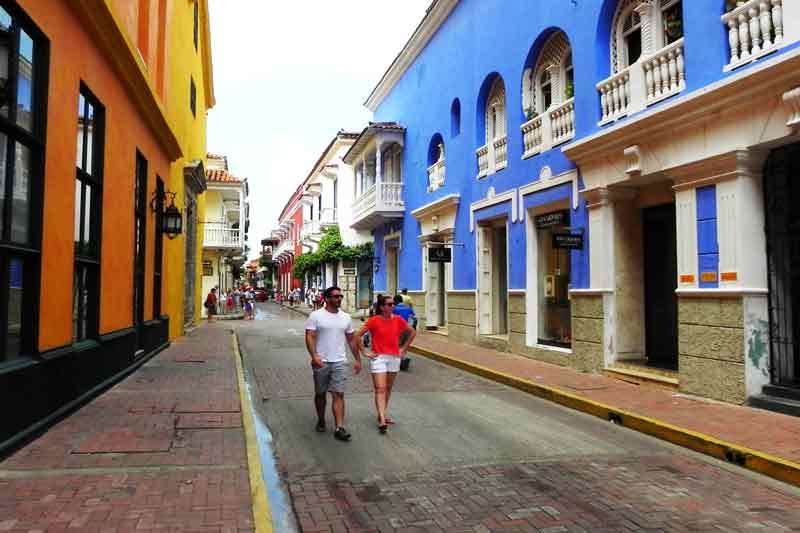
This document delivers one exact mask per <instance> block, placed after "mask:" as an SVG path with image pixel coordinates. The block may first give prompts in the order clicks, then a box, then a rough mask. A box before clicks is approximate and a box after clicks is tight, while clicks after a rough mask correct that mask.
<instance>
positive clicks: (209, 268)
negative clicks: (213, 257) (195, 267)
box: [203, 261, 214, 276]
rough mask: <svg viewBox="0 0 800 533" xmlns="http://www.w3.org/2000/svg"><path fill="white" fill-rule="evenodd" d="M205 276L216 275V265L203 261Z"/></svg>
mask: <svg viewBox="0 0 800 533" xmlns="http://www.w3.org/2000/svg"><path fill="white" fill-rule="evenodd" d="M203 275H204V276H213V275H214V265H212V264H211V261H203Z"/></svg>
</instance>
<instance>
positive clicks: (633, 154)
mask: <svg viewBox="0 0 800 533" xmlns="http://www.w3.org/2000/svg"><path fill="white" fill-rule="evenodd" d="M622 153H623V155H624V156H625V167H626V168H625V174H627V175H628V177H629V178H632V177H634V176H638V175H640V174H641V173H642V150H641V148H639V145H638V144H634V145H632V146H628V147H627V148H625V150H623V152H622Z"/></svg>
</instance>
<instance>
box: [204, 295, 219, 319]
mask: <svg viewBox="0 0 800 533" xmlns="http://www.w3.org/2000/svg"><path fill="white" fill-rule="evenodd" d="M203 306H204V307H205V308H206V313H207V314H208V321H209V322H213V320H214V316H215V315H216V314H217V288H216V287H211V290H210V291H208V295H207V296H206V301H205V302H203Z"/></svg>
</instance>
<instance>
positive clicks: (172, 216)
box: [150, 190, 183, 239]
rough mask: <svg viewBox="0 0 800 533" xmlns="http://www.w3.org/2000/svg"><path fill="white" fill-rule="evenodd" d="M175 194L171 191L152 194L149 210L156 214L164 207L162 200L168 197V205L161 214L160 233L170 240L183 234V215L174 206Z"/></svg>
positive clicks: (157, 191)
mask: <svg viewBox="0 0 800 533" xmlns="http://www.w3.org/2000/svg"><path fill="white" fill-rule="evenodd" d="M175 196H176V193H174V192H172V191H166V192H165V191H163V190H162V191H159V190H156V191H155V192H154V193H153V199H152V200H151V201H150V209H151V210H152V211H153V212H154V213H156V214H158V212H159V211H160V210H161V209H162V206H163V205H164V200H165V199H166V198H167V197H169V205H168V206H167V208H166V209H164V211H163V212H162V213H161V231H162V233H164V234H166V236H167V237H168V238H170V239H174V238H175V237H177V236H178V235H180V234H181V233H182V232H183V215H182V214H181V210H180V209H178V207H177V206H176V205H175Z"/></svg>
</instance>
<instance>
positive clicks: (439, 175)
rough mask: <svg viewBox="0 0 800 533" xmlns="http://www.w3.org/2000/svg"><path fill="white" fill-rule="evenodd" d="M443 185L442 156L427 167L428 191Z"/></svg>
mask: <svg viewBox="0 0 800 533" xmlns="http://www.w3.org/2000/svg"><path fill="white" fill-rule="evenodd" d="M442 185H444V158H442V159H440V160H439V161H437V162H436V163H434V164H432V165H431V166H429V167H428V191H435V190H436V189H438V188H439V187H441V186H442Z"/></svg>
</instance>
